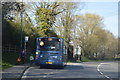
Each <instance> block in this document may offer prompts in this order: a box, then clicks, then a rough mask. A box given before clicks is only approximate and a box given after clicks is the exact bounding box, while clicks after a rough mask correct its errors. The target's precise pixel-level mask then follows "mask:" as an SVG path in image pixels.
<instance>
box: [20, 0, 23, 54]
mask: <svg viewBox="0 0 120 80" xmlns="http://www.w3.org/2000/svg"><path fill="white" fill-rule="evenodd" d="M20 17H21V23H20V55H21V52H22V49H23V45H22V43H23V40H22V38H23V34H22V21H23V20H22V18H23V0H22V6H21V13H20Z"/></svg>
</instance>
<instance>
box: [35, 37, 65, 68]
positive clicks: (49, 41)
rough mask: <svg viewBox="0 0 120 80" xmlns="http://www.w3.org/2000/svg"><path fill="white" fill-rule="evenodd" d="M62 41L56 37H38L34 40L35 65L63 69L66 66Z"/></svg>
mask: <svg viewBox="0 0 120 80" xmlns="http://www.w3.org/2000/svg"><path fill="white" fill-rule="evenodd" d="M66 52H67V51H66V49H65V45H64V39H62V38H57V37H39V38H37V39H36V59H35V64H36V65H38V66H40V68H44V67H58V68H64V66H65V65H66V60H67V59H66V55H67V53H66Z"/></svg>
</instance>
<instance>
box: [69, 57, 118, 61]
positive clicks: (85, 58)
mask: <svg viewBox="0 0 120 80" xmlns="http://www.w3.org/2000/svg"><path fill="white" fill-rule="evenodd" d="M118 60H120V58H116V59H103V60H101V59H89V58H87V57H82V61H80V60H77V61H75V60H72V61H67V62H99V61H118Z"/></svg>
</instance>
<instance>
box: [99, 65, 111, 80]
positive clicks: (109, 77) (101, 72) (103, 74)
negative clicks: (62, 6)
mask: <svg viewBox="0 0 120 80" xmlns="http://www.w3.org/2000/svg"><path fill="white" fill-rule="evenodd" d="M102 64H109V63H100V64H99V65H98V66H97V71H98V72H99V73H100V74H101V75H103V76H105V77H106V78H108V79H110V80H112V79H111V78H110V77H109V76H107V75H104V74H103V73H102V72H101V71H100V66H101V65H102Z"/></svg>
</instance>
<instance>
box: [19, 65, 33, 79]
mask: <svg viewBox="0 0 120 80" xmlns="http://www.w3.org/2000/svg"><path fill="white" fill-rule="evenodd" d="M31 68H32V67H29V68H28V69H27V70H26V71H25V72H24V74H23V76H22V79H21V80H24V79H25V78H26V77H27V76H26V75H27V73H28V71H29V70H30V69H31Z"/></svg>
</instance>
